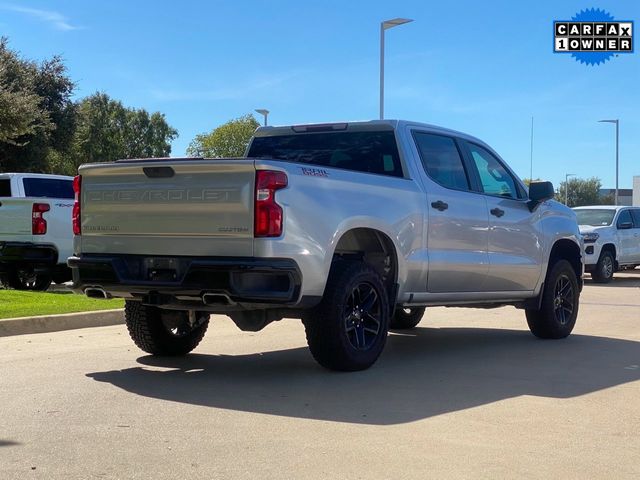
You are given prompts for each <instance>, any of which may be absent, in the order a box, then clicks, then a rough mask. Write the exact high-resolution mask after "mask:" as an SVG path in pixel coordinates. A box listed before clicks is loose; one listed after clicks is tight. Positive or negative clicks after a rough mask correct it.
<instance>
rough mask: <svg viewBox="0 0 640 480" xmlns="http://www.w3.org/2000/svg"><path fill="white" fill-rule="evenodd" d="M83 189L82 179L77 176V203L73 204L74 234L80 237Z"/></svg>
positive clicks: (75, 182)
mask: <svg viewBox="0 0 640 480" xmlns="http://www.w3.org/2000/svg"><path fill="white" fill-rule="evenodd" d="M81 189H82V177H81V176H80V175H76V176H75V177H74V178H73V193H75V199H74V200H75V201H74V202H73V213H72V217H71V218H72V224H73V234H74V235H80V233H81V230H80V191H81Z"/></svg>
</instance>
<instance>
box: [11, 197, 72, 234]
mask: <svg viewBox="0 0 640 480" xmlns="http://www.w3.org/2000/svg"><path fill="white" fill-rule="evenodd" d="M32 204H33V199H28V198H11V197H1V198H0V240H12V241H28V240H31V205H32ZM69 218H71V217H69ZM18 237H20V238H18Z"/></svg>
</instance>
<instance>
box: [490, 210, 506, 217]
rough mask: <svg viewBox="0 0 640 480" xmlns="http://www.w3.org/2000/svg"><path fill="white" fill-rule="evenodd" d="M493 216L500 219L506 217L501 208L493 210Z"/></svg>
mask: <svg viewBox="0 0 640 480" xmlns="http://www.w3.org/2000/svg"><path fill="white" fill-rule="evenodd" d="M490 212H491V215H493V216H495V217H498V218H500V217H501V216H503V215H504V210H502V209H500V208H492V209H491V210H490Z"/></svg>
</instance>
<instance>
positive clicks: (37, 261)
mask: <svg viewBox="0 0 640 480" xmlns="http://www.w3.org/2000/svg"><path fill="white" fill-rule="evenodd" d="M57 263H58V250H57V249H56V248H55V247H54V246H53V245H46V244H42V245H40V244H37V243H29V242H0V271H3V270H6V269H8V268H9V269H11V268H15V267H17V266H20V267H24V266H30V267H33V268H36V269H37V268H39V267H41V268H51V267H53V266H55V265H56V264H57Z"/></svg>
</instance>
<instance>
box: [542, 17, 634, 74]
mask: <svg viewBox="0 0 640 480" xmlns="http://www.w3.org/2000/svg"><path fill="white" fill-rule="evenodd" d="M553 42H554V46H553V51H554V52H555V53H570V54H571V56H572V57H574V58H575V59H576V60H577V61H579V62H580V63H584V64H587V65H599V64H600V63H605V62H606V61H607V60H610V59H611V57H614V56H618V54H621V53H633V21H632V20H615V19H614V18H613V16H612V15H610V14H609V13H607V12H605V11H604V10H600V9H595V8H592V9H588V10H583V11H581V12H580V13H578V14H577V15H574V16H573V17H572V18H571V20H557V21H554V22H553Z"/></svg>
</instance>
